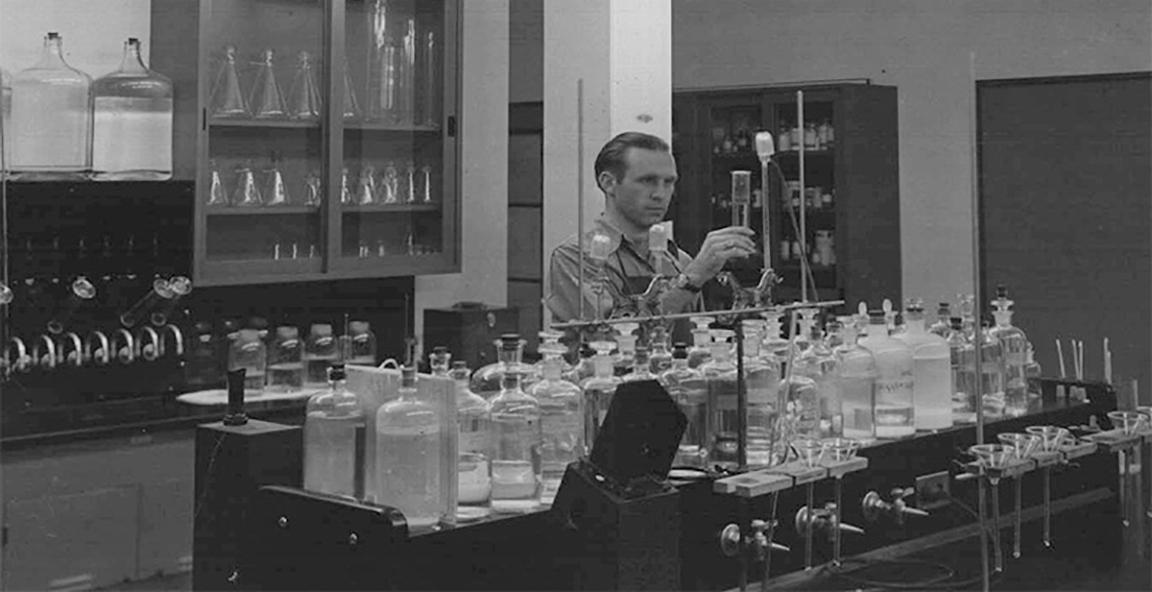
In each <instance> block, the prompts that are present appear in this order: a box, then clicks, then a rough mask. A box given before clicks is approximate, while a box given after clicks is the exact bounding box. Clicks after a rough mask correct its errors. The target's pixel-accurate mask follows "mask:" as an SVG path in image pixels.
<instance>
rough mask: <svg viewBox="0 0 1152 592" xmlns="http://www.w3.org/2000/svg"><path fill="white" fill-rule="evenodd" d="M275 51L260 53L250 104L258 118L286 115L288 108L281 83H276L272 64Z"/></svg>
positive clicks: (274, 117)
mask: <svg viewBox="0 0 1152 592" xmlns="http://www.w3.org/2000/svg"><path fill="white" fill-rule="evenodd" d="M274 55H275V52H274V51H272V50H271V49H265V50H264V52H263V53H261V54H260V56H261V57H260V62H259V64H258V66H259V69H258V70H257V71H256V82H255V84H253V85H252V94H251V96H249V98H248V104H249V105H250V106H251V107H252V117H255V118H256V119H276V118H280V117H284V115H285V114H286V113H287V111H288V110H287V109H286V108H285V106H284V95H283V94H282V93H281V92H280V85H279V84H277V83H276V71H275V68H274V67H273V65H272V58H273V56H274Z"/></svg>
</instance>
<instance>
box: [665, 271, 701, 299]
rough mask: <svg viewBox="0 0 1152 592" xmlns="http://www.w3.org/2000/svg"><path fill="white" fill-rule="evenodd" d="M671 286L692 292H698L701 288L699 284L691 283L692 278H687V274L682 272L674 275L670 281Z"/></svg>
mask: <svg viewBox="0 0 1152 592" xmlns="http://www.w3.org/2000/svg"><path fill="white" fill-rule="evenodd" d="M672 287H674V288H679V289H681V290H687V291H689V292H692V293H693V294H697V293H699V292H700V288H701V286H697V285H696V284H693V283H692V280H690V279H688V276H686V275H684V274H680V275H677V276H676V279H675V280H673V281H672Z"/></svg>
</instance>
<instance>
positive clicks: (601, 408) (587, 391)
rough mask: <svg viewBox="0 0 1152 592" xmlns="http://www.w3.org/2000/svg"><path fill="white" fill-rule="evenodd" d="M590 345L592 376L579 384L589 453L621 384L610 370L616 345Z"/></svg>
mask: <svg viewBox="0 0 1152 592" xmlns="http://www.w3.org/2000/svg"><path fill="white" fill-rule="evenodd" d="M590 345H591V347H592V349H593V351H595V352H596V353H595V355H594V356H593V357H592V371H593V375H592V376H591V377H590V378H587V379H585V380H584V381H583V382H581V383H580V390H582V391H584V442H585V446H586V448H587V449H588V450H589V451H591V450H592V445H593V443H594V442H595V441H596V432H597V430H598V429H600V424H601V423H602V422H603V421H604V417H605V416H606V415H608V408H609V407H610V406H611V405H612V397H614V396H615V395H616V387H618V386H620V382H621V381H620V378H619V377H617V376H616V375H615V373H614V372H613V370H612V350H613V349H615V347H616V344H615V343H613V342H611V341H593V342H592V343H591V344H590Z"/></svg>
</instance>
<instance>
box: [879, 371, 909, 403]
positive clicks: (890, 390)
mask: <svg viewBox="0 0 1152 592" xmlns="http://www.w3.org/2000/svg"><path fill="white" fill-rule="evenodd" d="M880 397H885V398H901V397H907V398H908V399H909V400H911V398H912V376H910V375H903V374H902V375H900V376H897V377H895V378H877V379H876V398H880Z"/></svg>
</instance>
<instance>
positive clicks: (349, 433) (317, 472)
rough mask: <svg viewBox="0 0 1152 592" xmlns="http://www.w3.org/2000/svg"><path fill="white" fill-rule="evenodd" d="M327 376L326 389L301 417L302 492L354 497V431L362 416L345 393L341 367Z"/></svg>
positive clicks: (348, 394)
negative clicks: (302, 447)
mask: <svg viewBox="0 0 1152 592" xmlns="http://www.w3.org/2000/svg"><path fill="white" fill-rule="evenodd" d="M328 376H329V384H330V386H329V388H328V390H326V391H321V392H319V393H317V394H315V395H312V397H310V398H309V399H308V407H307V413H306V415H305V416H304V489H307V490H310V491H320V492H324V493H333V494H337V495H357V493H358V492H357V491H355V484H356V483H355V482H356V428H358V427H360V426H363V425H364V414H363V413H362V412H361V411H360V404H359V402H358V401H357V400H356V396H355V395H353V394H352V393H350V392H348V391H347V390H345V386H344V385H345V374H344V365H343V364H334V365H333V366H332V368H331V369H330V370H329V372H328Z"/></svg>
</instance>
